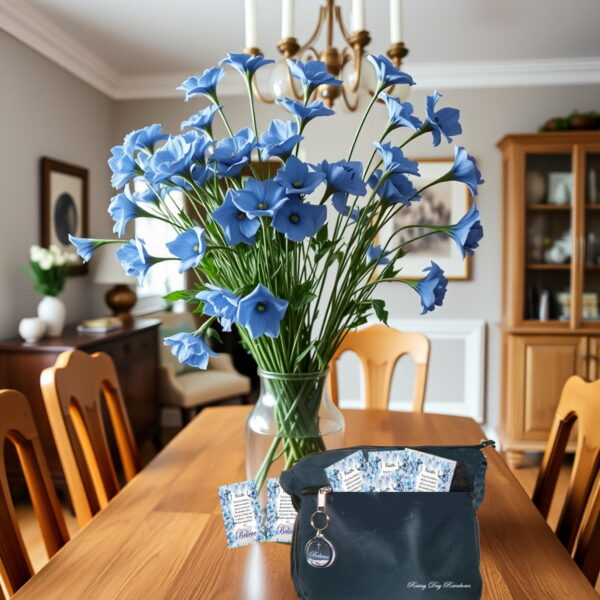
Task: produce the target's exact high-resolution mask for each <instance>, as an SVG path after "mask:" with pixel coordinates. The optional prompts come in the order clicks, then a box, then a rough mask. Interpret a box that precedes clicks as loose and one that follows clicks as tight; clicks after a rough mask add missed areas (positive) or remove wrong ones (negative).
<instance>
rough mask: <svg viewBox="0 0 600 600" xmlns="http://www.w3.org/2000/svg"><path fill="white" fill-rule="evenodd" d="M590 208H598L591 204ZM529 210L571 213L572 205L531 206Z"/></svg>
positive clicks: (599, 206) (528, 207)
mask: <svg viewBox="0 0 600 600" xmlns="http://www.w3.org/2000/svg"><path fill="white" fill-rule="evenodd" d="M589 206H593V207H594V208H596V205H595V204H589ZM597 208H600V204H599V205H598V206H597ZM527 210H541V211H545V210H547V211H556V210H559V211H560V210H562V211H570V210H571V205H570V204H529V205H528V206H527Z"/></svg>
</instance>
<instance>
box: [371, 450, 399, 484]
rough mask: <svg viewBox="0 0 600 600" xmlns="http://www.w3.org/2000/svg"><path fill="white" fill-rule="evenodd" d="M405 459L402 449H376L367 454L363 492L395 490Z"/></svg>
mask: <svg viewBox="0 0 600 600" xmlns="http://www.w3.org/2000/svg"><path fill="white" fill-rule="evenodd" d="M406 461H407V458H406V454H405V453H404V450H378V451H375V452H369V453H368V454H367V477H366V480H365V486H364V491H365V492H394V491H397V479H398V477H399V475H400V473H399V471H401V470H403V469H404V466H405V463H406Z"/></svg>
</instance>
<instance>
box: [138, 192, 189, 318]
mask: <svg viewBox="0 0 600 600" xmlns="http://www.w3.org/2000/svg"><path fill="white" fill-rule="evenodd" d="M145 187H146V184H145V183H144V182H141V181H137V182H136V183H135V190H136V192H140V191H143V190H144V189H145ZM163 202H164V203H165V205H166V208H167V209H168V211H170V212H171V213H173V214H178V213H179V211H181V210H182V209H183V207H184V196H183V193H182V192H180V191H172V192H170V193H169V195H168V196H166V197H165V198H164V200H163ZM135 235H136V237H139V238H141V239H143V240H144V243H145V246H146V249H147V251H148V254H150V256H169V252H168V250H167V248H166V243H167V242H170V241H171V240H173V239H174V238H175V235H176V233H175V230H174V229H173V227H171V225H169V224H168V223H165V222H164V221H160V220H159V219H147V218H146V219H145V218H138V219H136V220H135ZM184 288H185V274H184V273H180V272H179V261H177V260H166V261H164V262H160V263H158V264H156V265H154V266H153V267H152V268H151V269H149V270H148V272H147V274H146V277H145V278H144V283H143V285H140V284H139V283H138V287H137V296H138V302H137V305H136V311H135V312H137V313H138V314H139V313H147V312H152V311H155V310H162V309H164V308H165V306H166V302H165V300H164V299H163V296H165V295H166V294H168V293H170V292H173V291H175V290H182V289H184Z"/></svg>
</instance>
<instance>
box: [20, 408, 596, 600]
mask: <svg viewBox="0 0 600 600" xmlns="http://www.w3.org/2000/svg"><path fill="white" fill-rule="evenodd" d="M248 410H249V407H238V406H227V407H217V408H207V409H205V410H203V411H202V412H201V413H200V415H199V416H198V417H197V418H196V419H195V420H194V421H192V422H191V423H190V424H189V425H188V426H187V427H186V428H185V429H184V430H183V431H181V432H180V433H179V434H178V435H177V436H176V437H175V438H174V439H173V440H172V441H171V442H170V443H169V445H168V446H167V447H166V448H164V450H162V452H160V454H158V455H157V456H156V457H155V458H154V459H153V460H152V462H150V464H148V465H147V466H146V467H145V468H144V469H143V471H142V472H141V473H139V475H137V476H136V477H135V478H134V479H133V480H132V481H131V482H130V483H129V484H128V485H127V486H126V487H125V488H124V489H123V490H122V491H121V492H120V493H119V494H118V495H117V496H116V497H115V498H114V499H113V500H112V501H111V502H110V503H109V505H108V506H107V507H106V508H105V509H104V510H102V511H101V512H100V513H99V514H98V515H97V516H95V517H94V519H92V521H91V522H90V523H89V524H88V525H87V526H85V527H84V528H83V529H82V530H81V531H79V532H78V533H77V534H76V535H75V536H74V537H73V539H72V540H71V541H70V542H69V543H67V545H66V546H64V547H63V548H62V549H61V550H60V551H59V552H58V553H57V554H56V555H55V556H54V557H53V558H52V559H51V560H50V561H49V562H48V563H47V564H46V566H45V567H44V568H43V569H41V571H40V572H39V573H37V574H36V575H34V576H33V577H32V578H31V579H30V580H29V581H28V582H27V583H26V584H25V585H24V586H23V587H22V588H21V589H20V590H19V591H18V592H17V594H16V595H15V596H14V598H15V600H26V599H31V600H109V599H111V600H112V599H114V600H117V599H118V600H129V599H131V600H184V599H185V600H192V599H194V600H200V599H215V600H280V599H281V600H284V599H293V598H296V595H295V593H294V590H293V585H292V581H291V577H290V568H289V555H290V547H289V545H285V544H276V543H263V544H255V545H251V546H245V547H242V548H236V549H233V550H228V549H227V543H226V539H225V531H224V528H223V521H222V519H221V511H220V507H219V499H218V493H217V488H218V487H219V486H220V485H223V484H226V483H233V482H236V481H241V480H243V479H245V468H244V425H245V419H246V416H247V412H248ZM344 416H345V418H346V439H345V441H346V445H347V446H355V445H381V446H394V445H410V446H417V445H427V444H433V445H446V444H447V445H462V444H473V443H478V442H479V441H480V440H481V439H482V437H483V432H482V430H481V428H480V427H479V426H478V425H477V424H476V423H475V422H474V421H473V420H472V419H469V418H466V417H454V416H446V415H435V414H427V413H424V414H416V413H400V412H391V411H383V410H345V411H344ZM485 454H486V456H487V458H488V463H489V469H488V475H487V481H486V495H485V500H484V502H483V504H482V505H481V508H480V509H479V512H478V516H479V522H480V528H481V573H482V576H483V582H484V591H483V598H484V599H485V600H546V599H548V600H587V599H589V600H598V596H597V595H596V593H595V591H594V590H593V588H592V586H591V585H590V584H589V583H588V581H587V580H586V579H585V577H584V576H583V575H582V573H581V572H580V571H579V569H578V568H577V566H576V565H575V563H574V562H573V561H572V560H571V557H570V556H569V554H568V553H567V552H566V551H565V549H564V548H563V546H562V545H561V544H560V543H559V542H558V540H557V539H556V537H555V536H554V534H553V533H552V531H551V530H550V528H549V527H548V526H547V525H546V522H545V521H544V519H543V518H542V517H541V515H540V514H539V513H538V511H537V510H536V508H535V506H534V505H533V504H532V503H531V500H530V499H529V498H528V496H527V494H526V493H525V491H524V490H523V488H522V487H521V486H520V485H519V483H518V482H517V480H516V479H515V478H514V477H513V475H512V473H511V472H510V470H509V469H508V467H507V466H506V463H505V462H504V460H503V459H502V457H501V456H500V454H498V452H496V451H495V450H494V449H492V448H486V449H485Z"/></svg>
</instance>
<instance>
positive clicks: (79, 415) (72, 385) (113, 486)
mask: <svg viewBox="0 0 600 600" xmlns="http://www.w3.org/2000/svg"><path fill="white" fill-rule="evenodd" d="M41 383H42V392H43V396H44V402H45V404H46V410H47V412H48V420H49V421H50V426H51V427H52V432H53V434H54V438H55V441H56V447H57V449H58V454H59V457H60V460H61V464H62V466H63V470H64V472H65V478H66V480H67V485H68V487H69V492H70V494H71V499H72V502H73V507H74V509H75V514H76V515H77V519H78V521H79V523H80V524H81V525H84V524H85V523H87V521H89V520H90V519H91V518H92V516H93V515H94V514H95V513H97V512H98V510H100V509H101V508H104V506H106V504H107V503H108V502H109V500H110V499H111V498H112V497H113V496H115V495H116V494H117V493H118V491H119V489H120V485H119V480H118V477H117V474H116V469H115V466H114V464H113V460H112V456H111V452H110V447H109V443H108V437H107V434H106V429H105V425H104V419H103V417H102V407H103V402H102V399H104V401H105V402H106V407H107V409H108V416H109V421H110V425H111V428H112V430H113V432H114V437H115V440H116V444H117V449H118V453H119V458H120V460H121V463H122V465H123V470H124V472H125V479H126V480H127V481H130V480H131V479H132V478H133V477H134V476H135V475H136V473H137V472H138V471H139V470H140V459H139V454H138V449H137V445H136V443H135V439H134V437H133V433H132V430H131V426H130V424H129V419H128V417H127V412H126V410H125V404H124V402H123V398H122V395H121V390H120V387H119V381H118V377H117V373H116V370H115V367H114V364H113V362H112V360H111V358H110V357H109V356H108V355H107V354H104V353H102V352H98V353H96V354H93V355H89V354H86V353H85V352H81V351H80V350H70V351H68V352H63V353H62V354H61V355H60V356H59V357H58V359H57V361H56V364H55V365H54V367H50V368H48V369H45V370H44V371H43V372H42V377H41Z"/></svg>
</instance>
